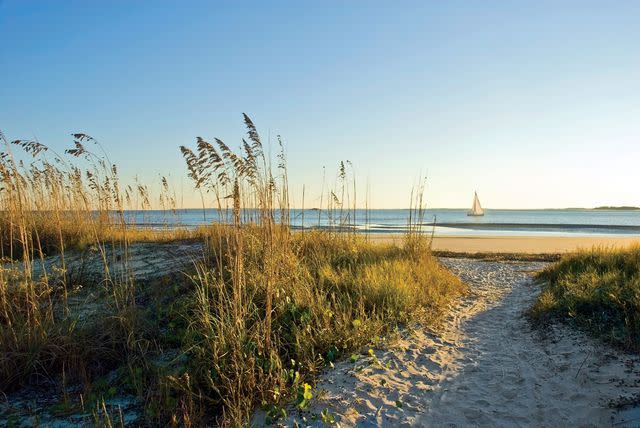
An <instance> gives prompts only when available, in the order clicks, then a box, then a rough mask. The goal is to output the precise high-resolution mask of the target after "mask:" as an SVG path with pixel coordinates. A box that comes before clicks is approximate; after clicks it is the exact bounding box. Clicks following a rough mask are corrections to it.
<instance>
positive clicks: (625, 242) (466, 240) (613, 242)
mask: <svg viewBox="0 0 640 428" xmlns="http://www.w3.org/2000/svg"><path fill="white" fill-rule="evenodd" d="M370 238H371V240H373V241H374V242H381V243H393V242H395V243H398V244H400V243H402V239H403V236H402V235H395V234H372V235H370ZM634 244H636V245H640V236H619V237H618V236H593V237H591V236H576V237H572V236H436V237H434V240H433V249H434V250H435V251H452V252H460V253H526V254H547V253H566V252H570V251H575V250H577V249H580V248H591V247H594V246H603V247H627V246H630V245H634Z"/></svg>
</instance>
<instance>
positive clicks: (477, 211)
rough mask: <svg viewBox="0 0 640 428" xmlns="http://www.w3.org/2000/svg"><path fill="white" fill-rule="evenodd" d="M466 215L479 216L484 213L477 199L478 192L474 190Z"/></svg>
mask: <svg viewBox="0 0 640 428" xmlns="http://www.w3.org/2000/svg"><path fill="white" fill-rule="evenodd" d="M467 215H473V216H481V215H484V210H483V209H482V206H481V205H480V199H478V193H477V192H476V193H475V194H474V196H473V205H472V206H471V211H469V212H468V213H467Z"/></svg>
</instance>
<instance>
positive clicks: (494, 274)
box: [254, 259, 640, 427]
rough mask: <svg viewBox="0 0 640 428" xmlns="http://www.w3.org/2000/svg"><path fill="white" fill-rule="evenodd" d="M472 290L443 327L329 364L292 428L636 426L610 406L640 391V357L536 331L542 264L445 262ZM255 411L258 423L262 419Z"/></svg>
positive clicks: (566, 333)
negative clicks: (533, 315)
mask: <svg viewBox="0 0 640 428" xmlns="http://www.w3.org/2000/svg"><path fill="white" fill-rule="evenodd" d="M443 263H444V264H445V265H447V266H448V267H449V268H450V269H451V270H452V271H454V272H455V273H456V274H458V275H460V277H461V278H462V279H464V280H465V281H467V282H468V283H469V284H470V285H471V287H472V292H471V293H470V294H469V295H468V296H467V297H465V298H464V299H462V300H461V301H460V302H459V303H458V304H457V305H456V306H455V307H454V308H452V310H451V312H450V315H449V316H448V317H447V318H446V320H445V321H444V323H443V325H442V327H441V329H439V331H437V332H434V331H425V330H422V329H416V330H415V331H413V332H412V333H410V334H409V333H407V334H404V337H403V338H402V339H401V340H400V341H399V342H398V343H397V344H396V346H395V347H393V348H392V349H389V350H386V351H381V350H376V351H374V354H375V357H373V356H370V355H367V354H365V355H362V356H360V357H359V358H358V361H357V362H355V363H353V362H351V361H346V362H341V363H339V364H337V365H336V367H335V368H334V369H329V370H328V371H327V372H326V373H325V374H324V375H323V376H322V378H321V380H320V382H319V383H318V385H317V387H316V388H315V394H316V396H317V397H316V398H315V399H314V400H313V403H312V406H311V408H310V409H309V411H307V412H304V413H299V412H297V411H291V412H290V413H289V417H288V420H287V421H286V422H285V423H286V425H287V426H291V424H292V423H293V421H294V419H295V420H297V421H298V422H300V423H302V424H303V425H304V424H309V425H314V426H321V425H322V424H321V423H320V422H319V421H314V420H313V416H312V415H313V414H319V413H320V412H321V411H322V410H323V409H325V408H326V409H328V410H329V412H330V413H331V414H333V415H335V418H336V420H337V421H338V422H339V424H340V426H343V427H345V426H364V427H366V426H433V427H441V426H492V427H494V426H505V427H507V426H509V427H511V426H536V427H538V426H611V425H612V424H614V423H615V424H616V426H634V423H636V425H635V426H637V425H638V424H640V420H630V421H627V422H625V418H627V419H629V418H632V417H633V412H632V413H618V412H617V411H616V410H614V409H613V408H612V407H611V405H612V404H615V403H621V402H623V401H624V400H633V399H634V398H633V397H635V396H636V394H638V393H639V392H640V387H639V386H638V385H640V370H639V369H640V362H639V360H638V358H637V357H633V356H627V355H621V353H620V352H619V351H615V350H612V349H610V348H608V347H607V346H605V345H602V344H600V343H599V342H596V341H593V340H591V339H589V338H587V337H585V336H584V335H583V334H581V333H578V332H576V331H574V330H572V329H570V328H569V327H566V326H559V325H556V326H554V327H552V328H550V329H549V330H545V331H540V330H536V329H533V328H532V327H531V326H530V325H529V323H528V321H527V320H526V318H525V317H524V316H523V313H524V311H525V310H526V309H527V308H528V307H530V305H531V303H532V302H533V300H534V299H535V296H536V295H537V293H538V291H539V286H538V285H535V284H533V283H532V281H531V279H530V275H529V273H530V271H532V270H536V269H539V268H541V267H542V266H543V265H542V264H541V263H517V264H514V263H504V262H486V261H477V260H476V261H474V260H468V259H444V260H443ZM260 418H261V415H259V414H258V415H256V418H255V419H254V423H255V425H260V424H261V420H263V419H260Z"/></svg>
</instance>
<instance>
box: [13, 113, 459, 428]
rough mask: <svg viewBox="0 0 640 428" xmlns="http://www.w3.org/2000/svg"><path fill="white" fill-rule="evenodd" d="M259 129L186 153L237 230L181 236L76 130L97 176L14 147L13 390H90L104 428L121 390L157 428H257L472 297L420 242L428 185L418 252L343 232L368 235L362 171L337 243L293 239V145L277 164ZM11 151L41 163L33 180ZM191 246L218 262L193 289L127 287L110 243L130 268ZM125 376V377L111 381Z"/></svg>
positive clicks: (345, 191) (338, 204)
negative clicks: (134, 251) (136, 217)
mask: <svg viewBox="0 0 640 428" xmlns="http://www.w3.org/2000/svg"><path fill="white" fill-rule="evenodd" d="M245 124H246V126H247V130H248V133H247V138H248V141H245V140H243V144H242V150H241V152H239V153H236V152H234V151H232V150H231V149H230V148H229V147H228V146H227V145H226V144H225V143H223V142H222V141H220V140H216V142H215V144H210V143H208V142H206V141H205V140H203V139H200V138H199V139H198V141H197V149H196V150H195V151H192V150H190V149H188V148H186V147H182V148H181V151H182V153H183V155H184V156H185V160H186V162H187V169H188V173H189V176H190V177H191V178H192V179H193V181H194V185H195V187H196V188H197V189H199V190H200V191H202V193H201V195H202V200H203V205H204V201H205V194H206V195H208V196H210V197H211V198H212V200H213V203H214V207H215V208H216V209H217V210H218V216H219V218H220V219H222V222H221V223H220V224H215V225H210V226H207V227H201V228H199V229H197V230H195V231H187V230H177V231H171V232H170V233H167V232H166V231H153V230H140V229H135V228H132V227H130V226H129V225H127V224H126V223H125V210H126V209H132V208H139V209H140V208H141V209H144V208H148V207H149V206H150V202H149V199H150V195H149V191H148V189H147V188H146V187H144V186H142V185H140V184H139V183H136V185H135V186H124V185H122V184H121V183H120V181H119V178H118V174H117V168H116V167H115V166H114V165H112V164H111V163H110V162H109V160H108V157H106V154H105V155H103V156H98V155H96V154H95V153H94V152H93V150H92V149H96V150H101V148H100V146H99V144H97V142H95V140H93V139H92V138H91V137H89V136H87V135H85V134H75V135H74V148H73V149H70V150H69V151H67V152H68V155H70V156H72V157H75V158H79V161H81V162H83V164H84V165H86V167H87V169H84V170H81V169H80V168H79V167H77V166H75V165H74V163H72V162H71V160H74V159H75V158H72V159H71V160H68V159H62V157H60V156H58V155H57V154H54V157H53V160H51V161H50V160H48V158H46V157H42V156H43V155H44V154H46V152H47V148H46V147H45V146H43V145H41V144H40V143H37V142H31V141H26V142H25V141H17V142H13V143H9V142H7V141H6V140H4V136H2V138H3V142H4V144H5V148H6V150H5V151H4V152H3V154H2V155H1V156H2V157H1V159H2V161H1V162H0V187H1V189H2V190H0V226H1V227H2V229H0V230H1V231H2V232H1V233H0V243H1V245H0V249H1V251H2V254H1V255H2V257H3V258H5V259H11V260H14V262H13V263H11V264H10V265H5V267H4V268H2V269H0V329H1V330H0V389H2V390H3V391H9V390H11V389H14V388H18V387H20V386H21V385H23V384H25V383H33V382H36V381H37V380H38V379H41V378H45V377H46V378H54V379H64V381H65V382H81V383H83V384H84V385H85V389H84V392H83V397H84V399H83V408H84V405H85V404H87V402H89V404H90V405H91V406H92V407H96V406H98V407H99V406H100V403H102V407H103V410H104V412H102V413H105V415H103V416H104V417H103V416H100V418H99V419H100V420H103V419H104V418H107V420H108V417H107V416H108V415H106V413H107V411H106V407H105V405H104V395H105V394H106V392H105V390H106V391H108V390H110V388H106V389H105V387H104V384H105V383H109V382H111V383H112V384H110V385H107V386H110V387H111V388H117V389H118V390H122V391H128V392H130V393H134V394H136V395H137V396H138V397H139V399H140V400H141V401H142V402H144V406H145V421H146V423H148V424H151V425H174V426H198V425H202V424H209V423H217V424H221V425H243V424H246V423H247V421H248V418H249V417H250V415H251V413H252V410H253V409H254V407H255V406H256V405H258V404H261V403H262V404H264V405H266V406H276V408H277V406H280V405H282V403H284V402H287V401H288V400H295V399H296V397H298V395H299V394H302V395H300V396H302V397H303V399H305V400H306V398H304V397H305V396H307V395H306V394H307V393H308V386H305V383H306V382H311V383H312V382H313V379H314V376H315V375H317V373H318V372H319V370H320V369H321V368H323V367H324V366H325V365H326V364H327V363H328V362H331V361H333V360H334V359H336V358H338V357H341V356H344V355H349V354H350V353H351V352H353V351H356V350H358V349H359V348H360V347H361V346H363V345H365V344H368V343H372V342H376V341H377V340H378V338H379V337H380V336H383V335H388V334H390V333H392V332H393V331H394V330H396V329H397V328H400V327H402V326H403V325H406V324H407V323H409V322H412V321H416V320H418V321H421V322H423V323H425V324H430V323H434V322H436V321H437V320H438V318H439V317H440V316H441V315H442V313H443V311H444V309H445V308H446V307H447V305H448V303H449V302H450V301H451V300H452V299H454V298H455V297H456V296H458V295H459V294H460V293H462V292H463V291H464V287H463V285H462V284H461V283H460V281H459V280H458V279H457V278H455V277H454V276H453V275H452V274H450V273H449V272H448V271H446V270H444V269H443V268H442V267H441V266H440V265H439V264H438V263H437V261H436V260H435V259H434V258H433V257H432V256H431V253H430V249H429V247H430V242H429V240H428V239H427V238H425V237H424V235H422V234H420V233H419V232H420V230H419V226H417V225H419V224H420V223H422V222H421V216H423V213H424V211H423V204H422V193H423V187H419V188H418V189H417V191H416V193H415V198H414V197H413V196H412V208H413V210H412V218H411V219H409V222H410V226H411V225H414V224H415V225H416V226H412V227H409V229H410V233H409V235H407V237H406V240H405V244H404V245H403V246H402V247H397V246H385V245H375V244H372V243H371V242H369V241H368V240H367V239H366V236H358V235H355V234H351V233H339V232H337V231H339V230H344V229H345V226H349V224H351V223H352V222H354V221H355V218H354V216H355V214H354V213H355V209H354V208H355V197H356V195H355V192H356V189H355V183H353V187H352V186H351V185H350V183H349V182H348V169H347V167H346V166H345V164H344V163H342V164H341V167H340V168H339V172H338V186H339V187H338V188H337V189H333V190H329V191H328V192H327V193H328V196H327V199H326V200H327V201H328V203H327V208H326V210H327V214H328V215H329V217H330V218H331V219H332V223H333V225H334V226H335V229H334V230H329V231H325V232H305V233H292V231H291V229H290V227H289V222H288V220H289V214H288V213H289V196H288V192H287V187H288V183H287V181H288V179H287V174H286V160H285V155H284V149H283V148H282V145H281V148H282V149H281V152H280V153H279V154H278V155H277V157H276V159H274V160H272V159H269V158H267V157H266V156H265V155H264V151H263V149H262V142H261V141H260V137H259V135H258V133H257V130H256V128H255V126H254V125H253V123H252V122H251V120H250V119H249V118H248V117H247V116H245ZM11 147H21V148H22V149H24V150H25V151H26V152H27V153H28V154H29V155H35V156H36V157H35V158H34V159H35V160H34V161H33V162H32V163H31V164H30V165H27V166H25V165H24V164H22V163H21V162H19V161H17V160H16V158H15V157H14V155H13V153H12V151H11ZM75 160H78V159H75ZM272 163H273V164H275V165H277V166H276V167H275V168H273V169H272V167H271V165H272ZM347 165H350V164H349V163H347ZM162 189H163V190H162V195H161V197H160V201H161V202H162V204H163V207H164V208H167V209H170V208H171V207H172V204H175V202H174V201H175V197H174V196H172V195H171V192H170V191H169V186H168V184H167V182H166V180H164V179H163V182H162ZM414 204H415V205H414ZM246 208H251V210H247V209H246ZM276 213H278V215H277V216H276ZM276 219H278V220H276ZM347 229H348V228H347ZM349 230H351V229H349ZM184 238H188V239H195V240H201V241H202V242H203V243H204V244H205V249H206V250H205V254H204V255H203V259H202V261H201V262H200V263H198V265H197V266H196V267H195V268H194V269H193V271H192V272H191V273H190V274H189V275H186V276H182V277H179V278H178V279H176V277H175V275H168V276H167V277H166V278H164V279H161V280H159V281H155V282H153V283H147V284H137V283H136V282H135V281H134V280H133V276H127V275H125V276H124V277H120V276H118V277H113V276H112V275H111V274H110V260H108V258H107V256H106V250H105V249H106V247H107V246H108V245H118V246H119V247H121V248H124V249H125V255H124V259H126V258H127V255H126V254H127V252H126V250H127V248H128V247H129V246H131V245H133V243H134V242H136V241H147V242H155V241H166V240H171V239H184ZM84 246H92V247H95V248H97V250H98V253H99V254H101V255H102V259H103V263H104V278H103V279H102V281H101V282H100V286H99V289H97V290H95V291H96V292H99V293H100V296H101V305H100V307H99V308H97V309H96V311H95V313H94V314H93V316H92V317H90V320H87V319H85V318H83V317H82V316H81V315H79V314H78V313H77V312H76V309H75V308H76V307H75V306H73V305H70V304H69V301H70V300H71V299H74V298H75V297H77V296H81V293H82V290H76V289H72V288H71V284H69V283H68V281H67V278H66V275H65V270H66V267H65V264H64V260H65V256H64V255H65V253H66V252H68V251H70V249H78V248H82V247H84ZM54 252H55V253H59V254H60V255H61V257H62V268H61V270H62V274H61V275H57V276H56V278H57V279H56V280H55V281H54V280H50V278H49V277H48V276H47V275H44V276H42V277H39V278H36V277H35V276H34V275H33V273H32V269H31V267H32V265H33V263H34V262H35V263H40V262H42V260H44V257H45V255H46V254H50V253H54ZM15 260H18V261H19V263H17V262H15ZM125 261H126V260H125ZM20 266H21V267H20ZM142 285H144V286H142ZM167 355H170V356H171V358H169V359H168V360H167V357H166V356H167ZM114 369H115V372H116V373H117V376H116V377H115V380H114V377H113V376H111V377H109V379H110V380H109V381H106V380H105V378H104V377H103V376H104V375H105V374H107V373H109V372H112V371H113V370H114ZM91 406H90V407H91ZM274 418H275V416H274Z"/></svg>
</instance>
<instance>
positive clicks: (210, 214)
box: [126, 209, 640, 236]
mask: <svg viewBox="0 0 640 428" xmlns="http://www.w3.org/2000/svg"><path fill="white" fill-rule="evenodd" d="M253 214H254V212H253V211H252V210H245V211H244V212H243V217H244V218H245V219H250V218H251V216H252V215H253ZM279 216H280V214H279V213H277V214H276V217H279ZM289 216H290V223H291V225H292V226H293V227H294V228H305V229H310V228H320V229H326V228H331V227H337V226H338V225H339V224H340V221H339V217H340V213H339V212H337V211H334V212H333V213H332V212H328V211H327V210H311V209H309V210H304V211H302V210H299V209H292V210H290V211H289ZM126 217H127V221H128V222H129V223H135V224H137V225H139V226H143V227H152V228H162V227H169V228H172V227H186V228H194V227H197V226H199V225H202V224H207V223H211V222H220V221H225V220H224V219H225V215H223V216H220V215H219V214H218V212H217V211H216V210H206V211H205V212H204V216H203V211H202V210H198V209H186V210H177V211H160V210H148V211H128V212H127V213H126ZM342 218H343V219H345V220H346V221H344V222H343V224H344V223H348V226H347V227H348V228H351V229H353V228H355V229H356V230H357V231H359V232H370V233H402V232H405V231H406V230H407V224H408V219H409V210H408V209H384V210H369V211H365V210H356V211H355V212H353V210H352V211H351V212H349V213H348V214H347V213H346V211H345V212H343V213H342ZM422 230H423V231H424V232H425V233H432V231H433V232H434V233H435V234H436V235H458V236H474V235H531V236H537V235H551V236H563V235H564V236H592V235H598V236H611V235H638V236H640V210H588V209H564V210H497V209H496V210H492V209H488V210H485V215H484V216H482V217H470V216H467V210H466V209H428V210H426V212H425V214H424V221H423V222H422Z"/></svg>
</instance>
